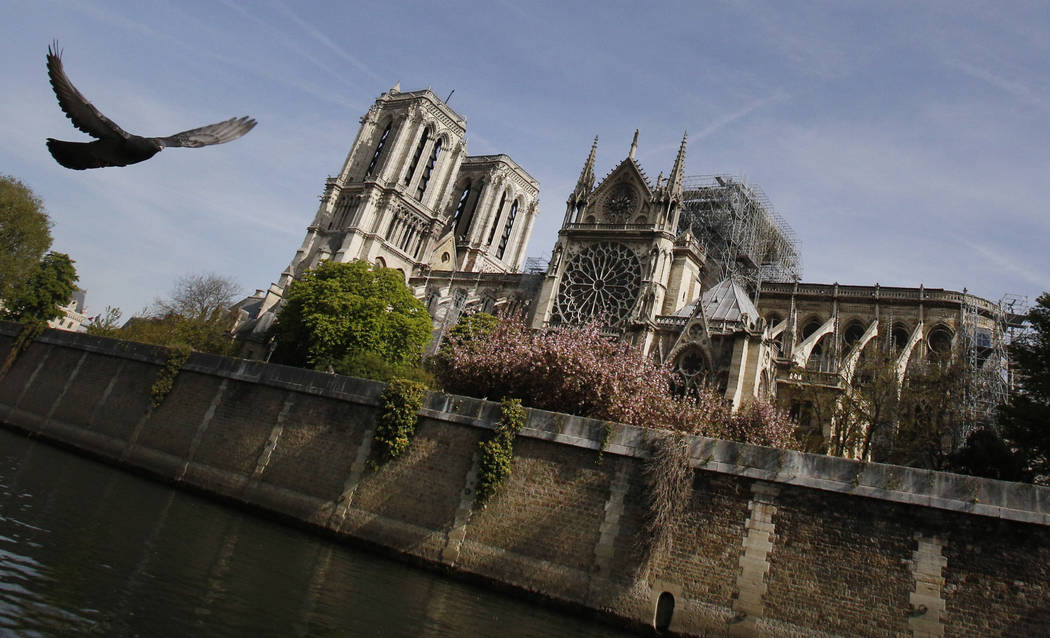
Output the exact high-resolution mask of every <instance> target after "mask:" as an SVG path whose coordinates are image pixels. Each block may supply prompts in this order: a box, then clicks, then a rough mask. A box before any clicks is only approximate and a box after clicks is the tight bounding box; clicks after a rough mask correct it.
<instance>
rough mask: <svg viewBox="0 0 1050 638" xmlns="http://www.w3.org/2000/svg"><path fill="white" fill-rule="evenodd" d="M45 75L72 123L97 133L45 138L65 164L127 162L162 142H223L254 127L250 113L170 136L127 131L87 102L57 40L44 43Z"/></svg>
mask: <svg viewBox="0 0 1050 638" xmlns="http://www.w3.org/2000/svg"><path fill="white" fill-rule="evenodd" d="M47 75H48V77H49V78H51V86H52V88H54V89H55V95H56V96H58V104H59V106H61V107H62V111H63V112H64V113H65V114H66V117H68V118H69V119H70V120H71V121H72V122H73V126H75V127H77V128H78V129H80V130H81V131H84V132H85V133H87V134H88V135H90V136H92V137H94V138H97V139H96V141H94V142H65V141H62V140H56V139H52V138H50V137H49V138H47V149H48V150H49V151H51V156H52V157H54V158H55V160H56V161H58V163H59V164H61V165H62V166H65V167H66V168H72V169H76V170H78V171H79V170H84V169H85V168H102V167H104V166H127V165H128V164H135V163H136V162H141V161H144V160H148V159H149V158H151V157H153V156H154V155H156V154H157V153H159V152H160V151H161V149H163V148H164V147H166V146H183V147H187V148H197V147H199V146H209V145H211V144H225V143H226V142H229V141H232V140H235V139H237V138H238V137H240V136H242V135H244V134H245V133H247V132H248V131H250V130H252V128H253V127H254V126H255V120H254V119H252V118H250V117H247V116H245V117H235V118H231V119H228V120H226V121H225V122H219V123H217V124H209V125H208V126H202V127H200V128H195V129H190V130H188V131H183V132H181V133H176V134H174V135H169V136H168V137H140V136H138V135H133V134H131V133H128V132H127V131H125V130H124V129H122V128H120V127H119V126H117V125H116V124H115V123H114V122H113V121H112V120H110V119H109V118H108V117H106V116H105V115H103V114H102V113H101V112H99V110H98V109H96V108H95V107H94V105H92V104H91V102H88V101H87V98H85V97H84V96H83V95H81V93H80V91H78V90H77V87H75V86H73V83H72V82H70V81H69V78H67V77H66V73H65V71H63V70H62V53H61V52H60V51H59V50H58V43H57V42H55V43H54V44H53V45H52V46H49V47H48V48H47Z"/></svg>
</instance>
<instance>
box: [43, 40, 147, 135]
mask: <svg viewBox="0 0 1050 638" xmlns="http://www.w3.org/2000/svg"><path fill="white" fill-rule="evenodd" d="M47 75H48V77H49V78H51V87H52V88H53V89H55V95H56V96H57V97H58V105H59V106H61V107H62V111H64V112H65V114H66V117H68V118H69V119H70V120H71V121H72V122H73V126H75V127H77V128H78V129H80V130H81V131H84V132H85V133H87V134H88V135H91V136H92V137H97V138H99V139H104V138H112V137H114V136H119V137H122V138H124V139H128V137H129V134H128V133H127V131H125V130H124V129H122V128H120V127H119V126H117V125H116V124H114V123H113V121H112V120H110V119H109V118H108V117H106V116H105V115H103V114H102V113H100V112H99V110H98V109H96V108H95V107H94V106H93V105H92V104H91V102H88V101H87V98H85V97H84V96H83V95H81V94H80V91H78V90H77V87H75V86H73V83H72V82H70V81H69V78H67V77H66V72H65V71H63V70H62V53H61V52H60V51H59V50H58V42H54V43H52V45H51V46H49V47H48V48H47Z"/></svg>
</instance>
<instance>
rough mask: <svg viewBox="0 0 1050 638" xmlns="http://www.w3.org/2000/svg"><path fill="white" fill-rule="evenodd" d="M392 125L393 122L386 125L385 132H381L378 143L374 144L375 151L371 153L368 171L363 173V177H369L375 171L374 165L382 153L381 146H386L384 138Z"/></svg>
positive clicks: (388, 133)
mask: <svg viewBox="0 0 1050 638" xmlns="http://www.w3.org/2000/svg"><path fill="white" fill-rule="evenodd" d="M393 124H394V123H393V122H390V123H389V124H387V125H386V130H385V131H383V134H382V135H381V136H380V137H379V143H378V144H376V151H375V153H372V161H371V162H369V163H368V171H367V172H365V177H368V176H369V175H371V174H372V172H373V171H375V169H376V164H377V163H378V162H379V156H380V155H382V153H383V146H385V145H386V138H387V137H388V136H389V135H390V127H391V126H392V125H393Z"/></svg>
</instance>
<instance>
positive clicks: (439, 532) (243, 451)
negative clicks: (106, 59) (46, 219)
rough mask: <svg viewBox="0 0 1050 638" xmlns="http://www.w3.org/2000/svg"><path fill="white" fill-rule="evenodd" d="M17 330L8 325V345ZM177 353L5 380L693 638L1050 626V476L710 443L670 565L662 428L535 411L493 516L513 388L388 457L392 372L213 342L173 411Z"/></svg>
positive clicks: (202, 486)
mask: <svg viewBox="0 0 1050 638" xmlns="http://www.w3.org/2000/svg"><path fill="white" fill-rule="evenodd" d="M17 330H18V327H17V326H15V325H14V324H0V356H6V353H7V351H8V350H9V348H10V347H11V344H12V343H13V342H14V337H15V335H16V334H17ZM166 357H167V353H166V352H165V351H164V350H163V349H160V348H155V347H152V346H145V345H141V344H130V343H127V342H120V341H115V340H109V339H103V338H97V337H89V336H87V335H80V334H74V333H64V332H59V331H47V332H45V333H44V334H43V335H41V337H39V338H38V339H37V341H35V342H34V343H33V344H32V345H31V346H30V347H29V348H28V349H27V350H26V351H25V352H24V353H22V354H21V356H20V357H19V358H18V361H17V362H16V364H15V366H14V367H13V368H12V369H11V371H10V372H9V373H8V374H7V376H6V377H4V378H3V379H0V421H3V422H4V423H6V424H8V425H10V426H12V427H15V428H17V429H20V430H22V431H25V432H28V433H32V434H34V435H37V436H42V437H46V438H48V439H51V440H54V441H56V442H60V443H62V444H65V445H68V446H72V447H74V448H76V449H80V450H84V451H86V452H89V453H91V454H94V455H97V456H99V457H101V458H104V459H106V460H108V461H110V462H113V463H117V464H120V465H122V466H125V467H129V468H134V469H137V470H139V471H145V472H148V473H150V474H152V475H154V476H156V477H158V478H161V479H163V480H166V481H170V482H173V483H176V484H181V485H185V486H188V487H192V488H193V489H197V490H202V491H205V492H208V493H210V494H214V495H216V496H219V497H221V498H224V499H228V500H231V501H234V502H237V503H238V504H241V505H244V506H248V507H255V508H261V509H262V510H265V511H267V512H270V513H273V514H275V515H279V516H283V517H289V518H291V519H294V520H296V521H298V522H300V523H301V524H304V525H308V526H312V527H314V528H316V529H319V530H324V531H325V532H326V533H328V534H332V535H335V536H338V537H341V538H346V539H349V540H353V541H355V542H360V543H367V544H370V545H373V546H376V547H381V548H383V549H384V550H385V551H388V552H393V553H395V554H398V555H402V556H405V557H410V558H411V559H413V560H416V561H419V562H423V563H426V564H430V565H433V566H438V567H440V568H442V569H445V570H448V571H450V572H452V573H455V574H458V575H461V576H466V577H471V578H475V579H482V580H486V581H490V582H496V583H500V584H501V585H502V586H504V587H508V588H513V589H516V590H518V591H522V592H529V593H530V594H532V595H535V596H540V597H544V598H547V599H550V600H552V601H557V602H558V603H559V604H561V605H565V606H574V607H578V608H581V609H587V610H592V611H593V612H594V613H600V614H604V615H607V616H609V617H612V618H616V619H619V620H620V621H622V622H625V623H630V624H633V625H634V626H644V625H649V626H652V624H653V623H654V622H657V615H658V614H657V608H658V606H660V607H661V609H660V611H661V614H660V615H661V618H660V620H661V621H669V622H668V624H669V629H670V630H672V631H674V632H677V633H681V634H685V635H725V634H732V635H871V636H890V635H917V634H920V633H923V632H932V634H931V635H989V634H999V635H1014V634H1017V635H1026V634H1027V635H1034V634H1038V633H1040V631H1039V630H1040V629H1042V630H1044V631H1045V630H1046V628H1047V627H1048V626H1050V608H1048V603H1047V596H1048V593H1050V490H1048V489H1046V488H1039V487H1035V486H1030V485H1022V484H1011V483H1003V482H999V481H991V480H985V479H976V478H972V477H962V476H957V475H951V474H944V473H936V472H928V471H923V470H915V469H911V468H903V467H895V466H886V465H879V464H863V463H857V462H854V461H849V460H845V459H837V458H831V457H825V456H820V455H809V454H800V453H795V452H789V451H782V450H773V449H769V448H761V447H757V446H749V445H743V444H737V443H731V442H725V441H716V440H711V439H704V438H701V437H696V438H695V439H693V440H692V441H691V449H690V456H691V465H692V466H693V468H694V477H693V483H692V489H691V491H690V494H689V495H688V499H689V502H688V504H687V506H686V508H685V511H684V513H683V514H682V516H681V517H680V518H679V520H678V521H677V522H676V523H675V529H674V531H673V538H674V539H675V543H674V547H673V549H672V552H671V553H670V554H669V555H666V556H664V557H663V558H661V559H659V560H657V561H655V562H653V561H649V560H647V559H646V555H645V552H644V551H640V549H639V548H641V547H644V545H645V541H646V539H645V538H644V535H643V532H642V529H643V525H642V522H643V519H644V516H645V511H646V508H647V495H646V493H645V489H644V478H643V472H644V469H645V462H646V459H647V458H648V456H649V454H650V448H651V445H650V444H651V442H650V437H651V436H653V435H652V434H650V433H649V432H648V431H646V430H644V429H641V428H634V427H630V426H622V425H620V426H615V427H614V428H613V431H612V434H611V436H609V437H608V438H607V437H606V434H607V433H606V430H605V426H604V424H602V423H600V422H596V421H592V420H589V419H581V418H577V417H571V416H567V415H562V414H556V413H550V412H544V411H539V410H532V411H530V412H529V415H528V420H527V423H526V425H525V427H524V428H523V430H522V432H521V434H520V435H519V437H518V440H517V441H516V443H515V450H514V462H513V468H512V473H511V476H510V478H509V480H508V482H507V484H506V485H505V486H504V489H503V490H502V491H501V492H500V493H499V494H498V495H497V496H496V497H495V498H494V499H493V500H492V501H490V502H489V503H488V505H487V506H486V507H484V508H477V507H474V506H473V486H474V481H475V480H476V475H477V455H476V450H477V448H478V442H479V441H481V440H483V439H485V438H487V436H488V435H489V434H490V430H492V428H493V427H494V424H495V422H496V421H497V420H498V418H499V405H498V404H497V403H492V402H487V401H482V400H479V399H471V398H466V397H457V396H449V395H443V394H440V393H431V394H430V395H428V397H427V398H426V400H425V403H424V407H423V408H422V409H421V411H420V416H421V419H420V422H419V425H418V427H417V432H416V436H415V438H414V439H413V442H412V446H411V447H410V449H409V451H408V452H407V454H406V455H405V456H404V458H399V459H397V460H394V461H391V462H389V463H386V464H384V465H382V466H380V467H379V468H378V469H377V470H375V471H372V470H370V469H369V466H368V463H367V461H368V459H369V455H370V451H371V441H372V434H373V432H374V428H375V421H376V417H377V415H378V410H379V404H378V397H379V394H380V392H381V391H382V388H383V386H382V384H379V383H375V382H370V381H364V380H360V379H354V378H349V377H341V376H338V375H326V374H322V373H315V372H312V371H308V370H301V369H295V368H288V367H285V366H278V365H270V364H262V363H258V362H250V361H244V360H235V359H227V358H222V357H215V356H210V355H201V354H197V353H194V354H193V355H191V356H190V358H189V360H188V361H186V363H185V364H184V365H183V366H182V369H181V371H180V372H179V374H178V376H177V377H176V378H175V382H174V385H173V387H172V389H171V392H170V393H169V394H168V395H167V397H166V398H164V400H163V401H162V402H161V403H160V405H159V406H158V407H156V408H153V407H152V396H151V387H152V385H153V382H154V380H155V378H156V377H157V374H158V371H159V370H160V369H161V367H162V366H163V364H164V362H165V361H166ZM603 446H604V450H603V449H602V448H603ZM599 453H600V454H599ZM599 460H600V462H599ZM661 601H662V602H661ZM669 610H670V613H668V611H669ZM659 624H662V623H659Z"/></svg>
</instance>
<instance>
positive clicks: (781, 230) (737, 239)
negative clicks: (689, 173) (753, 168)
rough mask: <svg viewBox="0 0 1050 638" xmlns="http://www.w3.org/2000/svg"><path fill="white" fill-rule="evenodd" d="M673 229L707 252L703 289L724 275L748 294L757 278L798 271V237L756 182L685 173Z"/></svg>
mask: <svg viewBox="0 0 1050 638" xmlns="http://www.w3.org/2000/svg"><path fill="white" fill-rule="evenodd" d="M682 190H683V195H684V197H683V207H682V215H681V218H680V219H679V222H678V232H679V233H682V232H685V231H689V232H691V233H692V234H693V236H694V237H695V238H696V239H697V241H699V242H700V244H701V245H703V246H704V248H705V249H706V251H707V265H706V267H705V269H704V272H705V275H704V282H703V285H704V288H705V289H706V288H710V287H711V286H713V285H714V284H716V283H718V282H719V281H722V280H723V279H726V278H728V277H732V278H734V279H735V280H736V281H738V282H739V283H741V284H742V285H744V286H745V287H746V288H747V289H748V291H749V292H751V293H754V292H755V291H757V289H758V285H759V284H760V283H761V282H763V281H792V280H795V279H797V278H798V277H800V276H801V274H802V257H801V255H800V253H799V247H798V240H797V239H796V237H795V233H794V231H793V230H792V229H791V226H789V225H788V223H787V221H786V220H784V218H783V217H781V216H780V215H779V214H777V213H776V212H775V211H774V210H773V205H772V204H770V202H769V199H768V198H767V197H766V194H765V193H763V192H762V189H761V188H759V187H758V186H754V185H750V184H748V183H747V182H746V181H745V180H738V179H736V178H734V177H730V176H728V175H711V176H694V177H686V178H685V180H684V181H683V186H682Z"/></svg>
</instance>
